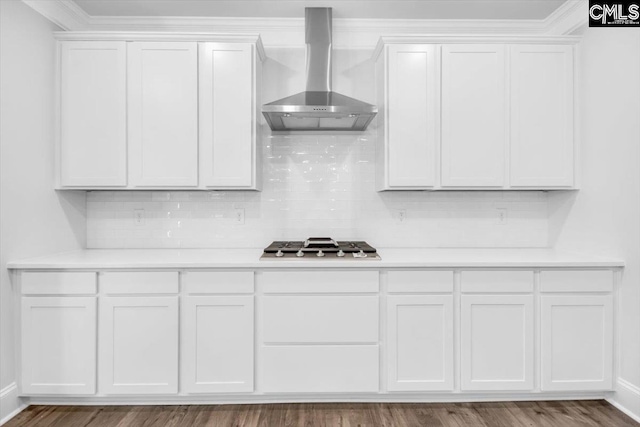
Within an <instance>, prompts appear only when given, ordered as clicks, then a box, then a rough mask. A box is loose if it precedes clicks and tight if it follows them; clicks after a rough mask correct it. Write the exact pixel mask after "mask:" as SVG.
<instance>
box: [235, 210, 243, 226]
mask: <svg viewBox="0 0 640 427" xmlns="http://www.w3.org/2000/svg"><path fill="white" fill-rule="evenodd" d="M235 219H236V224H244V209H243V208H236V209H235Z"/></svg>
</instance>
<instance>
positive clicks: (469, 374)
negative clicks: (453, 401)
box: [460, 295, 534, 391]
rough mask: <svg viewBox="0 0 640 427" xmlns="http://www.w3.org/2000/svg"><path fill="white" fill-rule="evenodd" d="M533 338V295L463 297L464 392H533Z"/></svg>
mask: <svg viewBox="0 0 640 427" xmlns="http://www.w3.org/2000/svg"><path fill="white" fill-rule="evenodd" d="M533 335H534V328H533V295H462V297H461V331H460V338H461V367H460V371H461V374H462V376H461V379H462V381H461V388H462V390H493V391H502V390H532V389H533V357H534V353H533Z"/></svg>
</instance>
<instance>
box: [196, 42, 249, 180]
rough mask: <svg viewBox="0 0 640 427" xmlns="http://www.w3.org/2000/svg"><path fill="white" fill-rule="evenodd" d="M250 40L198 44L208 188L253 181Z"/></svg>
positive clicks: (203, 167) (202, 158)
mask: <svg viewBox="0 0 640 427" xmlns="http://www.w3.org/2000/svg"><path fill="white" fill-rule="evenodd" d="M254 49H255V48H254V46H253V45H251V44H249V43H201V44H200V58H199V62H200V166H201V177H202V184H203V185H204V186H205V187H207V188H221V189H225V188H227V189H229V188H246V189H249V188H252V187H254V186H255V180H256V176H255V175H256V171H255V164H256V137H257V123H256V96H257V89H256V79H255V75H256V64H255V58H254V57H255V53H254Z"/></svg>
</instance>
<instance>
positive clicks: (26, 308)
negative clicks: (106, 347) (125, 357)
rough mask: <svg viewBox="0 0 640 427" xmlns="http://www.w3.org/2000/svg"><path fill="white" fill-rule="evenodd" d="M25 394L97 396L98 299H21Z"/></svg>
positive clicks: (23, 388) (23, 383)
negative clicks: (95, 394)
mask: <svg viewBox="0 0 640 427" xmlns="http://www.w3.org/2000/svg"><path fill="white" fill-rule="evenodd" d="M21 309H22V361H21V362H22V394H23V395H41V394H52V395H65V394H72V395H81V394H94V393H95V392H96V297H76V296H73V297H22V307H21Z"/></svg>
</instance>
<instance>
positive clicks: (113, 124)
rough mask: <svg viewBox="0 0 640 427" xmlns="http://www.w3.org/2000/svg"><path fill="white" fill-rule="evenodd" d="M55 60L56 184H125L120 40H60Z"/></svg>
mask: <svg viewBox="0 0 640 427" xmlns="http://www.w3.org/2000/svg"><path fill="white" fill-rule="evenodd" d="M59 60H60V68H59V73H60V75H59V85H60V86H59V108H60V110H59V135H58V138H59V142H58V150H59V158H58V159H57V161H58V170H59V176H58V179H59V187H62V188H64V187H85V186H90V187H105V186H109V187H119V186H126V185H127V135H126V132H127V130H126V129H127V128H126V123H127V116H126V111H127V108H126V84H127V80H126V44H125V42H121V41H104V42H84V41H67V42H62V43H60V59H59Z"/></svg>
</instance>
